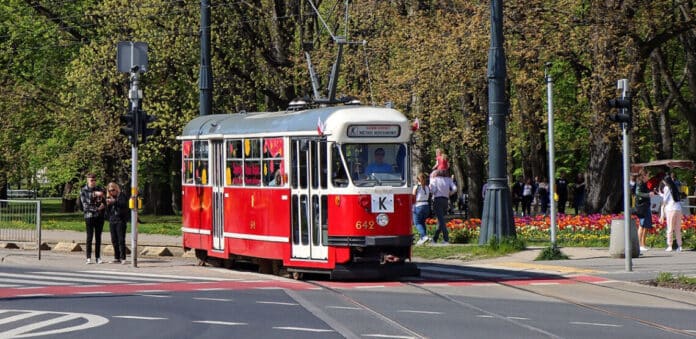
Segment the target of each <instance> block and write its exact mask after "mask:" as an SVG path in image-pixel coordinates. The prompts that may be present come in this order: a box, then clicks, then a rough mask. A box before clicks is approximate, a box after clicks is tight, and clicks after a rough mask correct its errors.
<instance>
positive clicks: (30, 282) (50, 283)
mask: <svg viewBox="0 0 696 339" xmlns="http://www.w3.org/2000/svg"><path fill="white" fill-rule="evenodd" d="M0 282H7V283H15V284H24V285H46V286H60V285H70V284H69V283H61V282H53V281H43V280H32V279H9V278H0Z"/></svg>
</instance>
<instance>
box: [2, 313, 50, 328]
mask: <svg viewBox="0 0 696 339" xmlns="http://www.w3.org/2000/svg"><path fill="white" fill-rule="evenodd" d="M0 313H5V311H2V312H0ZM41 313H42V312H26V313H21V314H16V315H13V316H10V317H7V318H2V319H0V325H2V324H9V323H11V322H15V321H19V320H24V319H29V318H31V317H33V316H37V315H39V314H41Z"/></svg>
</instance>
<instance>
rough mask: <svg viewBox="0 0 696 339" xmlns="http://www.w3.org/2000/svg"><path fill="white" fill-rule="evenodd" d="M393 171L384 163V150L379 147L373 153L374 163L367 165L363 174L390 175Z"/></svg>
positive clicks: (390, 166)
mask: <svg viewBox="0 0 696 339" xmlns="http://www.w3.org/2000/svg"><path fill="white" fill-rule="evenodd" d="M393 171H394V169H393V168H392V165H390V164H387V163H385V162H384V148H382V147H379V148H377V149H376V150H375V153H374V162H372V163H370V164H369V165H367V168H366V169H365V174H367V175H371V174H373V173H392V172H393Z"/></svg>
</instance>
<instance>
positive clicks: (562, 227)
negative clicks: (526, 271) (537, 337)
mask: <svg viewBox="0 0 696 339" xmlns="http://www.w3.org/2000/svg"><path fill="white" fill-rule="evenodd" d="M633 218H634V220H635V222H636V225H638V219H637V218H636V217H635V216H633ZM652 218H653V228H652V229H651V230H650V231H649V233H648V236H647V240H646V244H647V245H648V246H649V247H665V246H666V244H665V228H666V227H665V223H664V222H660V221H659V220H658V219H659V216H658V215H653V216H652ZM613 219H623V214H611V215H601V214H590V215H577V216H574V215H563V214H561V215H559V216H558V218H557V219H556V223H557V225H558V228H557V230H556V241H557V243H558V245H560V246H609V237H610V233H611V221H612V220H613ZM550 223H551V221H550V217H548V216H542V215H537V216H533V217H516V218H515V230H516V232H517V236H518V237H519V238H521V239H524V240H525V241H527V242H548V241H549V240H550V238H551V237H550V231H549V225H550ZM426 225H427V226H428V233H429V234H431V235H432V233H433V232H434V231H435V229H436V228H437V220H436V219H434V218H428V219H427V220H426ZM480 226H481V219H467V220H463V219H451V220H450V221H449V222H448V223H447V228H448V229H449V232H450V242H452V243H468V242H472V241H473V242H475V241H477V240H478V236H479V228H480ZM682 238H683V242H684V243H683V247H684V249H688V248H695V247H696V216H694V215H689V216H684V218H683V219H682Z"/></svg>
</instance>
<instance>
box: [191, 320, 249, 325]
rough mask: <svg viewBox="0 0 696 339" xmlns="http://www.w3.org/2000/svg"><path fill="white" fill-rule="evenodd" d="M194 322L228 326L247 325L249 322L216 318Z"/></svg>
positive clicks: (195, 321)
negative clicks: (218, 319)
mask: <svg viewBox="0 0 696 339" xmlns="http://www.w3.org/2000/svg"><path fill="white" fill-rule="evenodd" d="M193 322H194V323H198V324H211V325H227V326H240V325H247V323H233V322H229V321H215V320H194V321H193Z"/></svg>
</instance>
